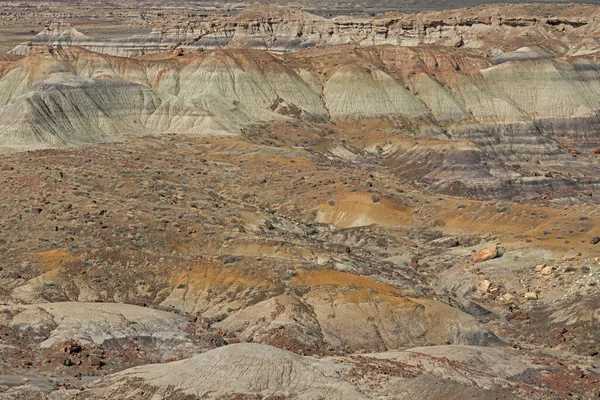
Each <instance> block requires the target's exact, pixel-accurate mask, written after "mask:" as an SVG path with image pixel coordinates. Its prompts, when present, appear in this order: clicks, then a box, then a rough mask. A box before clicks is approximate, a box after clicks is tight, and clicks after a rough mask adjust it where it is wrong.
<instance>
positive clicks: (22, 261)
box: [0, 6, 600, 399]
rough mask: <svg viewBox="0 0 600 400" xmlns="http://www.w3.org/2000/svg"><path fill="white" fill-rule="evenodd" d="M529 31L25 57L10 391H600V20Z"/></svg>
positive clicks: (3, 204)
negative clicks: (596, 45) (598, 52)
mask: <svg viewBox="0 0 600 400" xmlns="http://www.w3.org/2000/svg"><path fill="white" fill-rule="evenodd" d="M580 7H581V8H577V7H567V6H564V7H563V6H560V7H558V6H557V8H555V9H554V14H556V15H557V17H556V18H560V19H559V20H560V21H564V20H565V18H567V19H568V20H569V21H575V19H574V18H583V19H585V18H587V17H586V15H588V14H589V15H593V12H595V10H596V9H595V8H594V7H587V6H585V7H584V6H580ZM525 9H526V10H527V9H528V8H527V7H525ZM531 9H533V10H534V11H536V12H538V11H539V10H546V11H547V10H552V7H550V6H548V7H541V8H535V7H533V6H531V7H530V8H529V10H531ZM497 10H498V9H497V8H483V9H475V11H468V12H467V11H465V10H463V11H461V12H456V11H449V12H446V14H435V15H438V16H441V15H443V16H444V18H445V19H444V21H446V19H447V20H452V21H456V18H458V17H459V16H460V18H464V19H465V20H466V19H468V18H475V17H472V16H471V14H470V13H471V12H472V13H474V15H475V14H477V15H480V16H482V15H483V16H485V15H488V14H494V13H495V12H496V11H497ZM500 10H501V11H502V15H504V16H506V17H507V18H508V16H510V15H513V14H511V12H512V11H511V8H510V7H503V8H500ZM522 10H523V9H522V8H519V9H518V10H517V11H518V12H515V15H521V14H522ZM264 12H266V11H265V9H264V8H262V7H258V8H257V7H255V8H251V9H249V10H247V11H246V13H245V14H241V16H238V18H239V19H240V20H244V19H248V18H250V17H253V15H254V14H252V13H259V15H258V16H256V18H259V17H261V18H262V16H264V15H263V14H261V13H264ZM270 12H272V13H275V14H276V15H275V17H280V18H283V19H286V18H287V19H286V21H287V20H289V19H290V15H292V16H294V15H301V16H305V14H304V13H303V12H300V11H297V10H296V11H294V10H292V11H290V10H289V9H285V10H283V11H282V10H276V11H272V10H271V11H270ZM277 13H283V15H279V14H277ZM290 13H291V14H290ZM486 13H487V14H486ZM582 14H585V15H582ZM494 15H495V14H494ZM253 18H254V17H253ZM273 18H274V17H273ZM378 18H379V19H378ZM385 18H388V16H385V17H376V18H374V19H373V20H372V21H376V20H380V19H385ZM390 18H391V17H390ZM393 18H400V19H398V21H403V20H406V19H409V18H421V19H423V18H424V17H423V15H420V16H418V17H414V16H413V17H409V16H402V17H393ZM482 18H483V17H482ZM515 18H517V17H515ZM519 18H521V17H519ZM547 18H550V17H547ZM503 21H504V22H503V23H502V24H500V23H497V22H498V21H495V22H492V21H489V23H487V22H485V21H484V22H482V23H481V24H480V23H477V24H474V25H473V26H469V29H470V32H471V33H470V35H471V36H469V37H467V36H464V35H463V36H462V38H461V41H462V43H459V42H456V43H455V44H457V45H459V46H454V45H452V46H450V45H448V44H449V43H442V42H443V41H444V40H446V39H444V38H445V37H446V36H447V35H446V33H447V32H446V30H445V28H444V27H445V26H446V25H447V21H446V22H444V23H443V24H442V25H440V26H441V28H440V29H439V32H440V34H439V37H440V38H442V39H440V40H441V42H439V43H437V42H436V43H433V42H431V44H428V45H426V44H423V43H421V42H419V43H415V44H418V45H414V46H410V47H409V46H405V45H401V44H406V43H387V44H386V43H381V44H376V43H369V45H366V43H354V44H348V43H347V42H343V41H342V42H341V43H338V44H337V45H334V43H327V45H323V46H320V47H318V48H309V49H304V50H299V49H294V50H298V51H294V52H291V53H286V54H273V53H271V52H266V51H263V50H257V49H248V48H223V49H216V50H206V51H202V52H196V51H190V49H188V48H185V47H184V46H182V47H181V48H179V49H176V50H174V51H170V52H158V53H156V54H148V55H145V56H143V57H137V58H127V57H117V56H112V55H108V54H101V53H96V52H93V51H90V50H88V49H84V48H81V47H77V46H58V45H56V46H50V47H45V48H35V46H33V47H32V48H31V52H30V54H29V55H28V56H27V57H24V58H22V59H18V60H14V59H12V60H6V61H0V146H1V149H2V156H1V158H0V170H1V172H2V175H1V178H2V183H3V184H2V186H1V187H0V254H1V255H2V257H1V258H0V298H1V302H2V305H1V306H0V399H15V398H16V399H21V398H22V399H30V398H52V399H63V398H65V399H66V398H81V399H97V398H98V399H99V398H115V399H116V398H144V399H150V398H165V399H182V398H185V399H200V398H211V399H212V398H214V399H223V398H235V399H262V398H265V399H266V398H278V399H280V398H281V399H283V398H301V399H304V398H305V399H318V398H332V399H333V398H339V399H367V398H377V399H405V398H410V399H432V398H433V399H448V398H456V399H459V398H481V399H487V398H499V399H519V398H521V399H557V398H561V399H562V398H580V399H592V398H595V396H596V397H597V396H598V395H600V392H598V387H599V386H598V382H599V380H600V358H599V353H598V352H599V351H600V347H599V346H598V343H600V337H599V334H600V325H599V323H598V321H599V317H600V315H598V309H599V308H598V307H599V306H600V294H599V293H598V284H599V281H600V269H599V268H600V262H599V257H600V247H599V246H600V243H599V242H600V239H599V237H600V214H598V202H599V200H598V199H599V195H600V191H599V179H598V176H600V174H599V170H600V159H599V152H600V135H598V133H597V129H598V123H599V122H600V121H599V117H598V110H599V109H600V68H599V65H598V64H597V61H596V59H595V56H594V54H593V52H592V51H590V52H589V53H585V52H584V53H585V54H584V53H581V52H580V53H579V54H574V53H573V52H571V50H572V49H573V48H575V47H577V46H579V44H578V43H579V42H577V40H579V39H577V40H576V39H574V38H576V37H579V38H582V37H583V33H582V32H583V30H585V29H588V31H586V32H589V29H591V28H590V27H591V26H592V23H591V22H590V23H587V22H586V23H585V24H582V25H580V26H571V27H570V28H569V27H565V26H564V22H560V23H559V22H557V23H556V24H554V23H552V22H551V21H550V20H546V21H544V22H543V25H541V26H539V25H538V24H537V22H536V23H533V22H532V21H531V20H527V21H526V22H522V23H521V22H519V23H518V24H517V22H513V23H512V25H510V24H508V23H507V22H506V21H507V19H506V18H504V19H503ZM511 21H523V20H522V19H513V20H511ZM586 21H588V20H587V19H586ZM561 24H562V25H561ZM427 25H429V26H430V25H431V23H428V24H427ZM475 25H477V26H475ZM479 25H482V26H479ZM513 25H514V26H513ZM457 26H459V27H457V28H455V29H463V28H460V27H461V26H462V27H464V26H466V25H464V24H463V25H460V24H459V25H457ZM559 28H560V29H562V31H560V30H559ZM257 29H259V30H260V29H262V28H257ZM303 29H304V28H303ZM427 29H430V28H427ZM465 29H466V28H465ZM513 29H514V30H513ZM548 29H552V31H553V32H554V31H555V30H556V32H554V33H553V35H555V36H552V35H547V34H548V32H549V31H548ZM579 29H582V31H579ZM275 31H276V29H274V30H273V32H275ZM492 31H493V32H494V35H495V36H494V37H493V38H492V39H493V40H492V39H490V40H489V41H488V42H485V45H483V46H481V47H477V46H469V45H468V43H475V42H476V41H478V40H483V39H482V37H484V36H485V37H488V38H489V37H490V36H489V34H490V32H492ZM534 31H536V32H538V33H539V34H540V35H543V36H544V37H545V39H544V40H546V41H545V43H546V45H545V47H544V46H542V44H541V43H540V41H539V40H538V38H539V36H529V34H532V33H533V32H534ZM236 32H237V33H240V32H241V31H240V29H239V28H236ZM302 32H304V31H302ZM477 32H479V33H477ZM510 32H512V34H514V36H510V39H511V40H510V41H507V43H508V44H507V47H506V48H504V49H503V51H502V52H497V51H495V50H494V51H493V48H494V46H496V44H497V43H498V40H499V39H498V38H500V37H502V36H503V35H509V34H510ZM559 32H563V33H562V34H560V33H559ZM242 33H243V32H242ZM517 33H518V34H517ZM521 33H522V34H523V35H522V36H519V35H520V34H521ZM525 33H527V35H526V34H525ZM486 35H487V36H486ZM334 36H335V35H334ZM237 39H239V38H237ZM237 39H236V36H235V35H234V36H233V37H232V40H237ZM590 40H591V41H590V43H591V42H593V41H594V40H593V37H591V39H590ZM277 42H279V43H281V40H280V39H277V40H275V41H274V42H273V43H277ZM558 42H562V43H568V44H569V45H568V46H566V45H565V46H564V47H560V46H558V45H557V43H558ZM236 43H237V44H236V46H230V45H229V44H227V47H248V46H249V47H260V46H254V45H253V44H252V42H246V43H242V42H236ZM482 43H483V42H482ZM551 43H554V45H552V46H554V47H552V46H550V45H549V44H551ZM238 45H239V46H238ZM590 46H591V45H590ZM307 47H309V46H307ZM592 47H593V46H591V47H589V49H592ZM157 50H162V49H157Z"/></svg>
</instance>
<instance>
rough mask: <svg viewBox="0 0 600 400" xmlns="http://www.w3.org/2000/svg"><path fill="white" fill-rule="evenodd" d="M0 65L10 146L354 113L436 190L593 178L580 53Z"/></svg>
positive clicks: (342, 122) (210, 56)
mask: <svg viewBox="0 0 600 400" xmlns="http://www.w3.org/2000/svg"><path fill="white" fill-rule="evenodd" d="M527 51H528V50H527V49H524V50H521V51H520V52H527ZM2 71H3V72H2V75H1V76H0V88H2V90H1V91H0V93H1V95H0V121H2V122H1V128H2V130H1V132H2V133H0V142H1V144H2V146H5V147H6V146H8V147H12V148H24V147H25V148H28V147H48V146H50V147H52V146H60V145H71V146H72V145H78V144H82V143H94V142H99V141H107V140H114V139H115V138H119V137H121V136H123V135H125V134H147V133H163V132H169V133H180V134H240V133H242V132H247V131H248V130H249V129H250V130H251V129H253V128H252V127H254V126H256V125H257V124H264V123H278V122H286V121H294V120H295V121H299V122H301V121H302V123H303V124H320V123H324V122H331V123H336V124H337V125H338V128H336V129H334V131H335V130H337V131H338V132H344V129H345V128H344V126H349V127H352V126H356V124H357V121H359V122H360V121H362V122H360V123H361V124H362V125H363V126H364V124H365V123H369V122H368V121H380V122H383V123H384V125H385V126H386V128H385V129H386V130H387V132H388V135H389V137H388V139H387V140H382V141H381V143H378V145H380V148H381V149H383V150H382V151H383V153H381V154H380V155H381V156H383V157H384V160H385V162H386V163H387V165H388V166H389V167H390V168H392V169H395V170H396V173H397V174H399V175H405V176H410V175H411V174H412V173H413V172H414V171H413V170H412V169H407V168H405V166H406V165H407V164H409V165H414V168H416V170H418V171H419V172H418V174H417V177H418V178H419V179H420V180H422V181H423V182H424V183H426V184H428V185H430V186H431V187H432V188H434V189H435V190H437V191H440V192H444V193H450V194H461V195H476V196H483V197H487V196H491V195H493V196H496V197H508V198H518V197H519V196H522V195H524V194H525V195H526V196H533V195H537V194H540V195H541V194H543V193H546V192H547V191H548V190H551V189H554V188H557V187H563V186H564V187H573V188H580V189H581V188H584V189H589V190H592V191H595V190H597V189H598V180H597V176H599V175H598V174H597V172H598V169H599V166H598V159H597V148H598V147H600V136H598V134H597V133H596V132H597V131H598V126H599V125H600V119H599V117H598V115H597V110H598V109H600V66H599V65H598V64H597V63H596V62H595V61H593V60H591V59H589V57H571V58H561V59H556V58H548V57H544V58H538V59H532V58H525V59H519V58H516V59H515V60H512V61H506V62H502V63H499V64H497V63H495V62H494V60H492V59H490V58H488V57H485V56H481V54H480V53H479V52H478V51H475V50H468V49H455V48H444V47H399V46H375V47H349V46H341V47H340V46H338V47H331V48H327V49H320V50H316V49H315V50H312V51H306V52H300V53H295V54H291V55H286V56H273V55H271V54H269V53H266V52H261V51H254V50H218V51H212V52H205V53H201V54H197V55H189V56H184V57H179V56H176V54H172V55H168V56H165V57H164V58H159V57H154V58H153V59H146V60H143V59H126V58H118V57H111V56H106V55H100V54H97V53H92V52H89V51H85V50H81V49H71V50H69V49H66V50H52V51H50V52H48V51H46V52H39V53H36V54H34V55H32V56H30V57H28V58H25V59H23V60H21V61H19V62H13V63H5V64H4V66H3V70H2ZM363 131H364V128H363ZM363 134H366V135H368V133H367V132H363ZM405 137H412V138H415V139H427V140H429V139H431V140H435V141H436V143H438V144H439V146H441V147H443V148H445V150H444V153H434V154H431V151H430V149H429V148H425V147H422V146H419V145H417V144H416V143H415V144H413V145H407V143H406V142H405V141H404V139H401V138H405ZM415 146H416V147H415ZM375 147H376V144H370V145H369V146H367V147H366V148H365V149H364V150H365V151H367V152H370V151H373V149H374V148H375ZM447 152H449V153H447ZM442 154H446V155H445V156H442ZM448 154H450V155H451V156H450V157H448ZM565 185H566V186H565ZM499 188H502V189H501V192H499V191H500V189H499Z"/></svg>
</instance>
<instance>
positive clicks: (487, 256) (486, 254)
mask: <svg viewBox="0 0 600 400" xmlns="http://www.w3.org/2000/svg"><path fill="white" fill-rule="evenodd" d="M499 255H500V252H499V251H498V245H497V244H494V245H492V246H490V247H488V248H487V249H485V250H482V251H480V252H478V253H476V254H475V255H474V256H473V258H472V259H471V260H472V261H473V262H476V263H478V262H483V261H487V260H491V259H493V258H496V257H498V256H499Z"/></svg>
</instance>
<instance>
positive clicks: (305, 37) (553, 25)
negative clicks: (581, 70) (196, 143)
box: [12, 5, 600, 61]
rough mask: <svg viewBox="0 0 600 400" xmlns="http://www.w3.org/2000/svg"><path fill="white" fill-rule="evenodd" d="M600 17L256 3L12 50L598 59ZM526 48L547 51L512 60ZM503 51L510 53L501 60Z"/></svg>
mask: <svg viewBox="0 0 600 400" xmlns="http://www.w3.org/2000/svg"><path fill="white" fill-rule="evenodd" d="M598 16H600V11H599V10H598V8H597V7H593V6H578V7H573V6H569V5H567V6H554V7H550V6H549V7H543V6H534V5H525V6H514V5H511V6H497V7H494V6H487V7H474V8H468V9H461V10H451V11H439V12H424V13H420V14H416V15H407V14H401V13H388V14H383V15H379V16H376V17H374V18H369V19H367V18H363V19H361V18H354V17H336V18H333V19H326V18H323V17H319V16H316V15H312V14H310V13H307V12H303V11H300V10H297V9H292V8H285V7H268V6H262V5H254V6H250V7H248V8H247V9H246V10H244V11H243V12H241V13H240V14H237V15H234V16H232V17H229V18H220V19H215V20H211V21H195V20H190V21H186V22H184V23H183V24H170V25H169V24H167V25H166V26H165V27H162V28H160V29H155V30H154V31H153V32H152V33H150V34H148V35H137V36H133V37H130V38H123V39H94V38H90V37H87V36H85V35H83V34H81V33H80V32H78V31H77V30H75V29H74V28H73V27H71V26H68V25H65V24H60V23H53V24H50V25H48V26H47V27H46V28H45V29H44V30H43V31H42V32H41V33H39V34H38V35H37V36H36V37H34V38H33V39H32V40H31V41H29V42H26V43H23V44H21V45H19V46H17V47H16V48H14V49H13V50H12V53H13V54H18V55H27V54H29V53H30V52H31V50H32V49H34V48H36V47H46V46H49V45H50V46H57V47H67V46H74V45H76V46H81V47H84V48H86V49H88V50H92V51H95V52H100V53H104V54H110V55H117V56H124V57H137V56H140V55H144V54H149V53H156V52H161V51H166V50H170V49H173V48H182V49H184V50H188V51H192V50H198V49H220V48H251V49H261V50H269V51H272V52H276V53H285V52H292V51H298V50H302V49H307V48H313V47H323V46H333V45H340V44H352V45H359V46H372V45H382V44H393V45H401V46H417V45H419V44H435V45H440V46H450V47H467V48H473V49H480V50H481V51H482V52H484V53H485V54H487V55H490V56H496V57H498V58H497V60H500V61H502V60H506V57H508V58H510V57H520V58H531V57H533V58H539V57H546V56H547V55H548V53H550V54H551V55H554V56H557V55H561V56H562V55H584V54H591V53H595V52H597V51H598V49H599V42H598V40H597V39H596V38H595V37H596V35H595V34H596V33H597V32H598V31H599V30H600V25H599V24H598V22H597V20H598ZM526 44H540V45H542V47H543V48H544V50H534V51H530V52H527V51H525V52H521V53H518V54H513V53H512V51H514V50H517V49H519V48H522V47H524V46H525V45H526ZM504 53H509V54H508V55H507V56H505V57H504V56H503V55H504Z"/></svg>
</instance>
